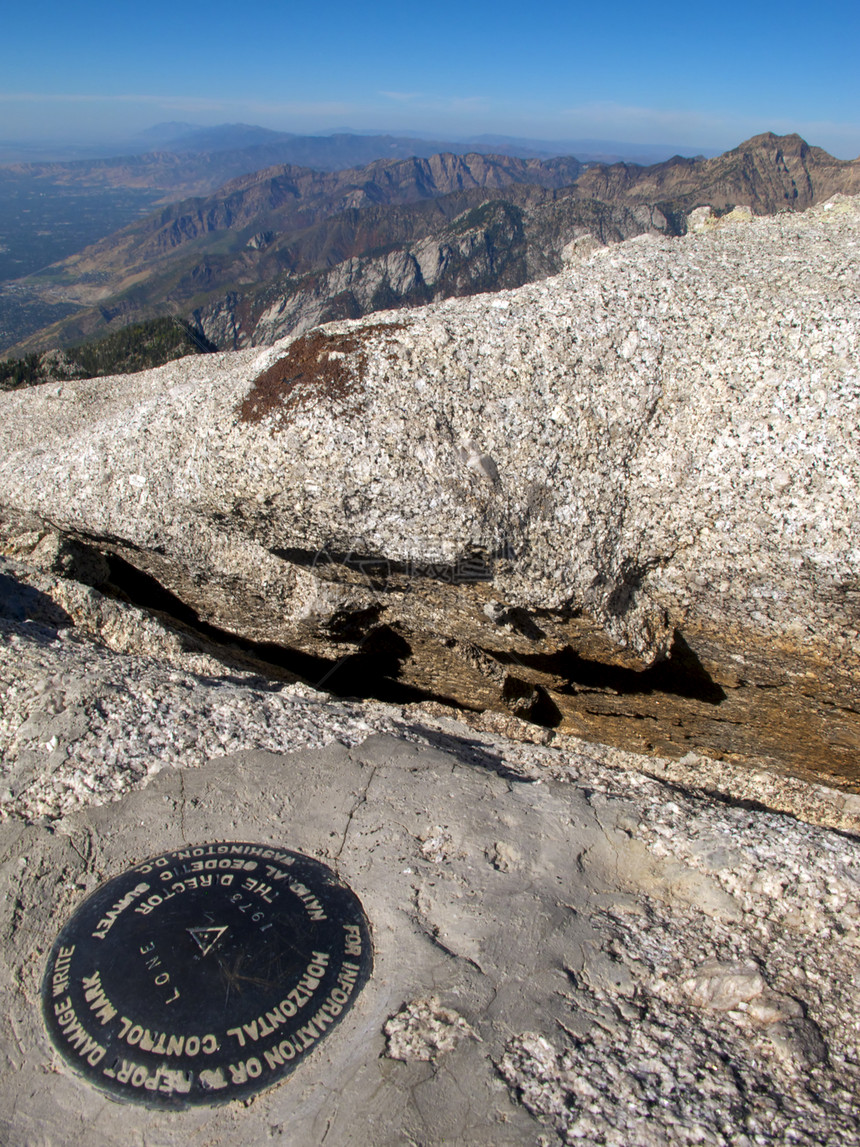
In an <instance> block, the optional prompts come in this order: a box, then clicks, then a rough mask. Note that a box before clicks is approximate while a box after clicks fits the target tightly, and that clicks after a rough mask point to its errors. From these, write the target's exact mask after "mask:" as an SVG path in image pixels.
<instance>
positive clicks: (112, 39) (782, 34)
mask: <svg viewBox="0 0 860 1147" xmlns="http://www.w3.org/2000/svg"><path fill="white" fill-rule="evenodd" d="M179 15H181V22H180V21H179V19H178V14H177V10H176V8H175V6H174V5H172V4H171V5H168V4H167V3H166V2H165V0H153V2H152V3H151V4H149V5H147V6H145V7H139V6H135V7H121V8H117V7H116V5H113V4H112V5H108V4H107V3H105V2H104V0H95V2H90V3H88V4H86V5H84V7H83V9H81V7H80V6H76V7H73V6H69V5H66V4H60V3H58V0H33V2H32V3H30V4H28V5H18V6H15V7H14V8H13V9H12V10H11V11H10V12H9V13H8V14H7V16H6V18H5V19H4V42H5V43H6V45H7V47H6V53H5V56H4V75H3V79H2V81H0V83H2V90H0V140H2V141H4V142H5V143H7V144H11V143H15V142H16V141H17V142H19V143H23V142H24V141H27V140H29V141H33V142H38V141H39V140H42V141H49V140H50V141H65V142H66V143H67V144H69V145H81V146H87V145H89V146H94V145H108V144H109V143H110V142H111V141H112V140H117V141H119V140H123V139H128V137H129V136H132V135H134V134H135V133H136V132H139V131H142V130H144V129H146V128H148V127H150V126H151V125H153V124H155V123H157V122H159V121H166V120H182V121H188V122H192V123H195V124H199V125H200V126H203V127H205V126H214V125H216V124H222V123H230V122H233V123H235V122H244V123H250V124H259V125H261V126H264V127H268V128H271V129H273V130H277V131H288V132H293V133H295V134H300V135H306V134H320V133H325V132H330V131H332V130H335V129H337V128H338V127H342V126H343V125H346V124H348V125H349V126H350V127H351V128H352V129H353V130H355V131H357V132H365V131H369V130H380V125H384V126H383V128H382V130H385V131H388V132H391V133H393V134H398V135H406V134H409V133H411V132H420V133H421V134H423V135H427V134H430V135H434V136H437V137H439V138H442V139H458V138H459V139H462V138H466V137H471V136H476V135H482V134H499V135H505V136H512V137H519V138H528V139H536V140H585V139H595V140H618V141H623V142H625V143H628V144H643V145H644V144H648V145H654V144H658V145H663V146H668V147H676V148H683V149H688V148H693V147H696V148H700V149H702V150H704V151H708V152H718V151H724V150H726V149H728V148H731V147H734V146H736V145H737V144H738V143H740V142H741V141H742V140H744V139H747V138H749V137H750V136H752V135H756V134H758V133H760V132H763V131H774V132H776V133H778V134H786V133H789V132H797V133H798V134H800V135H802V136H803V137H804V138H805V139H807V140H808V141H809V142H810V143H813V144H816V145H818V146H820V147H823V148H825V149H826V150H828V151H830V152H831V153H832V154H834V155H836V156H838V157H839V158H844V159H853V158H855V157H856V156H858V154H860V69H858V68H857V66H856V44H857V42H858V39H860V9H858V8H857V6H856V5H848V4H847V3H846V4H843V3H841V2H838V3H836V4H832V5H829V6H827V7H826V8H823V9H819V10H817V11H816V13H815V17H814V19H810V16H809V9H808V6H806V5H803V6H801V5H800V4H799V3H797V2H796V0H786V2H785V3H781V4H779V5H777V4H775V3H772V2H764V3H761V4H758V5H755V6H751V7H750V8H749V9H744V10H738V11H737V12H735V13H731V12H727V11H726V12H718V13H714V12H713V11H712V10H710V9H707V8H695V9H692V10H687V11H685V12H684V13H683V14H682V15H681V16H679V18H678V19H676V20H674V21H673V20H671V19H668V18H665V17H664V18H661V19H655V18H650V17H645V18H643V15H642V9H641V6H639V5H636V6H634V5H633V4H632V3H631V2H630V0H620V2H619V3H618V4H616V5H615V7H614V8H613V10H612V18H613V24H612V28H611V30H610V29H609V28H608V26H607V17H606V15H605V14H604V13H603V12H602V11H598V10H597V9H596V8H594V7H593V6H589V7H586V6H571V5H569V4H561V3H549V4H547V5H544V6H543V7H542V8H541V9H540V12H539V13H537V12H536V11H532V12H530V13H528V14H527V15H528V16H531V17H532V19H531V20H530V21H528V20H526V21H524V20H523V12H522V10H521V8H519V6H517V7H515V6H514V5H513V4H509V3H508V4H505V3H504V2H502V3H495V4H493V6H492V7H491V6H490V5H488V4H478V5H471V6H463V5H460V4H456V5H455V4H453V3H451V2H450V0H441V3H440V4H437V5H435V6H434V8H433V10H432V12H429V13H427V14H425V15H421V14H416V12H415V10H405V9H404V8H403V7H402V6H400V5H398V4H394V3H392V2H390V0H383V2H382V3H381V4H379V5H377V6H376V7H375V8H374V9H373V11H372V12H371V13H369V14H361V13H358V12H357V11H356V9H355V8H354V6H352V5H348V4H346V3H344V2H343V0H333V3H332V4H330V5H329V6H328V8H327V9H326V10H325V20H324V24H321V22H320V19H319V17H318V16H317V14H316V11H315V10H314V9H312V8H308V9H296V10H292V9H290V10H289V11H285V10H284V8H283V7H282V6H281V5H278V4H275V3H273V2H272V0H261V2H260V3H259V4H258V5H257V6H256V7H255V9H254V12H253V18H249V19H245V20H244V21H243V20H241V19H238V18H237V14H236V10H235V8H234V6H232V5H230V6H228V5H227V4H226V3H224V2H223V0H211V2H209V3H207V4H197V3H195V2H194V0H191V3H190V4H188V5H186V6H185V7H184V8H183V9H182V11H181V14H179ZM538 17H539V18H538Z"/></svg>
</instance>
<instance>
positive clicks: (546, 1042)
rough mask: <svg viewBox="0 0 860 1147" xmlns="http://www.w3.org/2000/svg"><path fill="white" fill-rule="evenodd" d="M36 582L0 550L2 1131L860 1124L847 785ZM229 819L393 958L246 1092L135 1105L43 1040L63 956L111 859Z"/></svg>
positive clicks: (116, 864) (857, 888)
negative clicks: (251, 652) (290, 1061)
mask: <svg viewBox="0 0 860 1147" xmlns="http://www.w3.org/2000/svg"><path fill="white" fill-rule="evenodd" d="M25 576H29V577H30V580H31V582H33V581H36V580H38V577H37V576H36V575H32V574H30V575H27V571H26V570H25V569H24V568H23V567H22V566H17V567H10V566H7V567H6V569H5V572H4V578H5V579H6V581H5V583H4V585H3V589H4V594H3V599H2V600H3V609H2V616H0V633H2V639H3V640H2V644H0V667H2V674H3V676H4V679H5V680H4V689H3V694H2V697H3V706H2V722H0V749H2V753H3V760H4V762H5V763H6V765H7V766H8V765H10V764H11V765H13V766H17V768H18V771H17V773H15V775H10V774H8V773H7V775H6V777H5V778H4V782H3V783H4V784H7V785H11V786H13V787H15V788H16V791H17V796H12V795H11V793H10V792H8V791H7V792H6V793H5V794H4V809H5V811H6V812H7V813H9V814H11V815H7V817H6V819H5V821H4V823H2V824H0V888H2V893H3V895H2V901H0V952H2V957H3V958H2V962H0V967H2V969H3V970H2V974H0V1007H2V1010H3V1014H4V1015H5V1016H6V1017H7V1023H5V1024H4V1025H3V1026H2V1031H0V1062H2V1064H3V1068H4V1070H3V1071H2V1073H0V1078H2V1082H0V1138H2V1141H3V1142H4V1144H8V1145H9V1147H25V1145H26V1147H31V1145H32V1144H37V1143H38V1144H52V1145H54V1147H65V1145H71V1144H76V1143H82V1142H85V1143H86V1144H87V1147H126V1145H127V1144H130V1143H133V1144H144V1143H145V1144H152V1145H157V1147H172V1145H174V1144H175V1145H176V1147H180V1145H182V1147H186V1145H191V1147H204V1144H205V1145H207V1147H227V1145H232V1147H240V1145H241V1147H244V1145H245V1144H249V1143H254V1144H256V1143H266V1142H269V1141H272V1142H279V1143H283V1144H285V1145H290V1147H308V1145H316V1144H319V1145H322V1144H325V1147H332V1145H335V1147H338V1145H342V1147H352V1145H353V1144H355V1143H373V1144H379V1145H380V1147H387V1145H391V1147H395V1145H399V1144H402V1143H422V1144H427V1145H428V1147H431V1145H432V1147H435V1145H439V1144H443V1143H444V1144H456V1145H462V1147H475V1145H481V1144H483V1145H486V1147H496V1145H499V1144H510V1145H515V1144H516V1145H520V1144H529V1145H534V1147H550V1145H551V1144H553V1143H583V1144H594V1145H595V1147H597V1145H600V1147H604V1145H606V1147H608V1145H610V1144H615V1145H617V1144H625V1145H626V1144H641V1145H643V1147H662V1145H663V1144H667V1143H672V1144H679V1145H688V1144H689V1145H692V1144H715V1145H720V1147H752V1145H758V1144H762V1145H764V1144H788V1143H792V1144H798V1145H801V1147H813V1145H815V1147H818V1145H820V1144H834V1145H835V1144H841V1145H846V1144H856V1143H858V1142H860V1136H858V1114H860V1109H859V1108H858V1101H857V1095H858V1086H860V1046H858V1031H860V1011H858V999H857V993H856V991H855V979H856V966H857V955H858V946H860V928H858V924H860V917H859V916H858V908H857V905H858V895H859V894H860V839H858V837H860V815H858V812H860V810H856V809H855V811H854V812H853V814H852V813H851V812H850V810H849V809H848V808H847V807H846V805H847V802H846V804H843V806H842V807H841V808H840V800H841V798H840V797H839V794H837V793H836V792H834V791H833V790H830V791H829V792H827V791H825V790H820V791H819V805H818V810H817V811H818V819H819V820H825V821H826V820H830V821H831V822H833V823H841V824H842V826H843V831H842V832H841V833H840V832H834V831H833V830H832V829H828V828H825V827H820V826H818V827H816V826H813V825H810V824H807V823H803V822H802V821H800V820H797V819H794V818H792V817H789V816H786V815H779V814H776V813H773V812H765V811H761V810H760V809H758V810H755V809H750V808H749V807H742V806H741V805H737V804H734V803H733V801H732V800H731V798H730V796H728V795H727V793H726V790H725V789H724V790H723V794H722V796H721V797H720V799H714V798H713V797H711V796H708V795H706V794H705V793H703V792H702V791H701V790H700V789H697V787H696V785H697V778H696V775H695V770H692V771H691V773H690V774H689V775H688V778H687V780H686V782H685V783H678V782H677V781H676V783H674V784H672V785H667V784H666V783H664V782H661V781H658V780H656V779H653V778H651V777H648V776H645V775H643V774H642V773H641V772H639V771H637V767H641V766H642V764H643V762H642V761H641V760H639V761H637V760H636V759H635V758H633V757H632V756H631V755H630V754H625V753H623V752H620V751H617V750H600V749H598V748H597V747H591V746H584V745H582V744H581V743H578V744H574V743H572V742H571V743H570V744H568V745H567V746H565V747H547V746H542V745H528V744H523V743H516V742H513V741H511V740H507V739H505V738H504V737H501V736H498V735H494V734H492V733H487V732H479V731H476V730H475V729H473V728H470V727H469V726H467V725H465V724H463V723H461V722H460V721H457V720H452V719H451V718H450V717H445V716H436V715H434V714H433V713H432V712H431V711H430V710H429V709H428V707H426V706H408V707H402V706H392V705H376V704H358V703H345V702H337V701H334V700H332V699H331V698H328V697H326V696H325V695H324V694H321V693H317V692H315V691H313V690H311V689H308V688H307V687H306V686H303V685H285V686H278V685H277V684H276V683H273V682H271V681H267V680H265V679H263V678H260V677H254V676H252V675H251V674H250V673H248V672H247V671H241V670H235V669H234V670H232V671H231V669H230V668H229V667H228V666H226V665H223V664H221V665H218V664H217V661H216V660H215V659H213V658H212V657H211V656H210V655H206V657H207V658H208V659H206V660H202V659H201V658H202V657H203V656H204V655H202V654H201V653H200V651H193V650H188V649H183V648H181V644H182V643H181V642H179V641H177V640H174V644H173V646H172V647H168V644H167V643H166V640H165V635H164V632H163V631H158V630H157V627H155V626H154V623H153V622H152V620H151V619H148V618H146V617H144V616H143V615H141V614H138V612H137V611H136V610H134V609H132V608H131V607H128V606H126V607H123V608H122V609H120V608H119V607H118V606H117V605H116V604H115V603H107V604H105V606H104V609H103V611H102V612H101V615H100V618H101V628H100V629H99V623H98V620H97V618H96V614H95V612H94V609H93V607H94V606H96V605H98V595H97V594H96V593H95V591H91V594H92V596H91V597H90V599H89V605H90V609H89V612H88V611H87V609H86V608H85V603H84V598H85V597H86V593H85V587H80V586H78V587H77V588H75V583H68V584H66V585H64V586H62V587H60V585H59V582H60V581H62V580H63V579H56V578H55V579H54V580H53V582H51V581H50V579H46V580H43V581H42V585H43V589H41V590H38V589H36V588H34V586H33V585H32V584H28V583H27V582H26V581H25V580H23V579H24V577H25ZM49 590H50V592H48V591H49ZM61 594H65V599H64V600H65V601H66V603H67V605H68V609H67V610H63V609H61V608H60V607H59V606H58V605H57V601H58V600H59V598H60V596H61ZM52 595H53V596H52ZM72 613H74V614H75V616H76V617H77V618H78V619H79V624H77V625H73V624H72ZM87 625H89V627H90V628H89V630H87V629H86V626H87ZM117 643H122V644H124V645H125V652H121V653H119V652H114V651H113V650H111V649H110V648H109V644H117ZM431 708H432V707H431ZM645 764H646V767H653V762H651V763H648V762H645ZM13 772H14V769H13ZM728 772H730V770H727V774H728ZM28 777H29V779H28ZM727 779H728V777H727V775H726V777H724V781H726V780H727ZM781 785H782V796H783V797H787V798H789V799H790V796H791V789H792V784H791V782H789V781H783V782H781ZM729 787H731V786H730V785H729ZM759 792H760V794H762V793H763V792H764V789H763V788H761V789H760V790H759ZM120 794H122V796H121V799H119V800H118V801H113V802H111V801H110V800H109V798H110V797H111V796H116V795H120ZM850 799H852V798H848V800H850ZM106 800H107V803H104V802H105V801H106ZM801 811H802V810H801ZM21 814H24V816H26V817H28V818H29V819H27V820H25V819H22V816H21ZM846 828H847V829H849V832H846V831H845V829H846ZM852 829H853V833H854V834H856V835H853V834H852V832H851V830H852ZM221 839H233V840H249V841H257V842H260V843H261V844H264V845H275V846H278V845H280V846H286V847H289V848H292V849H296V850H298V851H302V852H305V853H308V854H310V855H312V856H315V857H317V858H318V859H320V860H322V861H324V862H325V863H327V864H328V865H330V866H331V867H333V868H334V869H335V870H336V872H337V874H338V876H339V878H340V879H341V880H343V881H346V882H347V883H348V884H349V885H350V886H351V887H352V889H353V890H354V891H355V892H356V893H357V894H358V896H359V897H360V898H361V901H362V903H363V905H364V908H365V911H366V912H367V914H368V917H369V919H370V922H371V927H372V932H373V944H374V974H373V976H372V978H371V980H370V982H369V983H368V984H367V986H366V987H365V989H364V991H363V992H362V994H361V996H360V997H359V999H358V1001H357V1003H356V1005H355V1006H354V1008H353V1009H352V1011H351V1012H350V1013H349V1015H348V1016H347V1017H346V1019H345V1020H344V1021H343V1022H342V1024H341V1026H340V1027H339V1029H338V1030H337V1032H336V1033H334V1034H332V1035H331V1036H330V1037H329V1038H328V1039H327V1040H326V1041H325V1043H323V1044H321V1045H320V1046H319V1047H318V1048H317V1049H316V1050H315V1051H314V1053H313V1054H312V1055H311V1056H309V1058H307V1059H306V1060H305V1061H304V1062H303V1063H302V1064H301V1065H300V1067H299V1068H298V1069H297V1070H296V1072H295V1073H294V1074H293V1075H291V1076H290V1077H289V1078H288V1079H287V1080H285V1081H284V1082H283V1083H281V1084H280V1085H278V1086H276V1087H274V1088H272V1089H270V1090H266V1091H263V1092H262V1093H261V1094H260V1095H259V1096H257V1097H256V1098H255V1099H253V1101H251V1102H247V1103H244V1104H243V1103H232V1104H228V1105H226V1106H222V1107H219V1108H214V1109H207V1108H197V1109H195V1110H193V1111H189V1112H185V1113H183V1112H175V1113H174V1112H165V1111H149V1110H147V1109H145V1108H142V1107H139V1106H137V1105H134V1104H128V1105H126V1106H124V1107H123V1108H122V1111H121V1117H119V1118H118V1114H119V1109H118V1108H117V1107H116V1105H115V1104H114V1103H112V1102H111V1101H110V1100H109V1099H107V1098H106V1097H105V1096H104V1095H102V1094H101V1093H100V1092H98V1091H97V1090H95V1089H93V1088H92V1087H91V1086H90V1085H89V1084H88V1083H87V1082H85V1081H83V1080H82V1079H80V1078H79V1077H78V1076H77V1075H75V1074H74V1073H72V1072H71V1071H70V1070H69V1068H68V1067H67V1066H66V1065H65V1064H64V1062H63V1061H62V1060H61V1059H60V1058H59V1056H58V1055H57V1054H56V1053H55V1052H54V1051H53V1049H52V1047H51V1044H50V1042H49V1040H48V1037H47V1035H46V1033H45V1030H44V1027H43V1025H42V1020H41V1016H40V1008H39V987H40V981H41V977H42V974H43V969H44V963H45V958H46V954H47V952H48V950H49V948H50V946H51V944H52V942H53V939H54V936H55V935H56V933H57V931H58V929H59V927H60V926H61V925H62V924H63V923H64V922H65V920H66V919H67V918H68V916H69V915H70V914H71V913H72V912H73V911H74V910H75V909H76V908H77V906H78V905H79V904H80V902H81V900H82V898H83V897H84V896H85V895H86V894H87V893H88V892H90V891H92V890H93V889H94V888H95V887H96V886H97V885H98V884H99V883H100V882H101V881H103V880H105V879H107V878H109V877H111V876H114V875H117V874H118V873H119V872H121V871H123V870H124V869H125V868H126V867H128V866H129V865H131V864H134V863H138V862H140V861H143V860H145V859H147V858H148V857H151V856H153V855H155V854H157V853H159V852H162V851H164V850H167V849H172V848H178V847H184V846H187V845H197V844H201V843H203V842H206V841H212V840H221ZM134 958H135V953H133V952H130V953H129V974H130V975H133V974H140V975H141V976H142V975H143V974H144V972H143V970H142V969H140V970H138V972H136V971H135V967H134V966H133V960H134ZM225 1038H227V1037H225Z"/></svg>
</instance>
